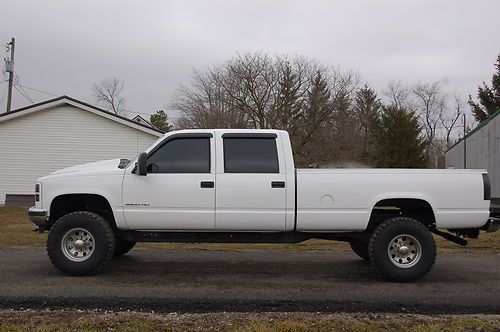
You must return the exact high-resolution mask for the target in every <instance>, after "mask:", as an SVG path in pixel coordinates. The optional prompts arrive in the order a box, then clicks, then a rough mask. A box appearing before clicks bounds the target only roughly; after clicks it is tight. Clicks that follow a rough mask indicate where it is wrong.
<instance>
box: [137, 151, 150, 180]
mask: <svg viewBox="0 0 500 332" xmlns="http://www.w3.org/2000/svg"><path fill="white" fill-rule="evenodd" d="M147 174H148V154H147V153H146V152H142V153H141V154H139V158H137V175H147Z"/></svg>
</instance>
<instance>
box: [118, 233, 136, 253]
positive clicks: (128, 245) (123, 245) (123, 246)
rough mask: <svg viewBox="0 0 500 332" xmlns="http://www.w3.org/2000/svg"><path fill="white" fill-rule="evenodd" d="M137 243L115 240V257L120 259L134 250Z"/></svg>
mask: <svg viewBox="0 0 500 332" xmlns="http://www.w3.org/2000/svg"><path fill="white" fill-rule="evenodd" d="M136 243H137V242H135V241H128V240H123V239H120V238H118V237H117V238H115V252H114V253H113V256H115V257H119V256H123V255H125V254H126V253H128V252H129V251H130V250H132V248H133V247H134V246H135V244H136Z"/></svg>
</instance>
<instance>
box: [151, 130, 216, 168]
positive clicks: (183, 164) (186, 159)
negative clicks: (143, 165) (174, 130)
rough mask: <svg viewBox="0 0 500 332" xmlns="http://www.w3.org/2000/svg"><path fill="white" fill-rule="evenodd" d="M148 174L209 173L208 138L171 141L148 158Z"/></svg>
mask: <svg viewBox="0 0 500 332" xmlns="http://www.w3.org/2000/svg"><path fill="white" fill-rule="evenodd" d="M148 172H150V173H210V138H178V139H173V140H171V141H169V142H167V143H165V144H164V145H163V146H161V147H160V148H159V149H158V150H156V151H155V152H153V154H152V155H151V156H150V157H149V158H148Z"/></svg>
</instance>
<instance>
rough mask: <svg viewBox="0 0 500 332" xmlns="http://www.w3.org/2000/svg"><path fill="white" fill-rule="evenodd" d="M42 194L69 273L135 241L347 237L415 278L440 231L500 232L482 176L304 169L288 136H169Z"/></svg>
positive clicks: (43, 188)
mask: <svg viewBox="0 0 500 332" xmlns="http://www.w3.org/2000/svg"><path fill="white" fill-rule="evenodd" d="M35 192H36V205H35V206H34V207H32V208H30V209H29V211H28V215H29V217H30V219H31V220H32V222H34V223H35V224H36V225H37V226H38V230H39V231H44V230H50V233H49V237H48V243H47V250H48V255H49V258H50V260H51V261H52V263H53V264H54V265H55V266H56V267H57V268H59V269H60V270H62V271H64V272H65V273H67V274H70V275H89V274H94V273H96V272H97V271H98V270H99V269H101V268H102V267H103V266H105V265H106V263H108V261H109V260H110V259H111V258H112V256H117V255H123V254H125V253H127V252H128V251H129V250H130V249H131V248H132V247H133V246H134V245H135V243H136V242H138V241H155V242H197V243H199V242H240V243H242V242H244V243H256V242H259V243H264V242H265V243H298V242H301V241H305V240H308V239H312V238H317V239H328V240H338V241H347V242H349V243H350V244H351V247H352V249H353V251H354V252H355V253H356V254H357V255H359V256H360V257H361V258H363V259H365V260H369V261H371V262H372V263H373V265H374V266H375V267H377V268H378V269H379V270H380V272H381V273H382V274H383V276H385V277H386V278H387V279H389V280H393V281H413V280H416V279H419V278H421V277H423V276H424V275H425V274H427V272H428V271H429V270H430V269H431V267H432V266H433V264H434V261H435V257H436V245H435V242H434V238H433V236H432V233H434V234H437V235H440V236H443V237H445V238H446V239H448V240H451V241H454V242H456V243H458V244H461V245H465V244H467V241H466V240H464V239H463V238H464V237H469V238H476V237H477V236H478V234H479V230H485V231H495V230H497V229H498V228H499V223H498V219H495V218H491V217H490V212H489V208H490V184H489V178H488V175H487V174H486V171H484V170H427V169H295V167H294V162H293V157H292V147H291V145H290V139H289V136H288V133H287V132H285V131H280V130H236V129H213V130H208V129H207V130H205V129H203V130H182V131H175V132H170V133H168V134H166V135H164V136H163V137H162V138H160V139H159V140H158V141H157V142H156V143H154V144H153V145H152V146H151V147H150V148H149V149H148V150H147V151H146V152H144V153H141V154H139V156H138V158H137V159H136V160H134V161H129V160H126V159H121V160H109V161H102V162H95V163H90V164H85V165H80V166H75V167H70V168H66V169H62V170H59V171H56V172H54V173H52V174H50V175H48V176H45V177H42V178H40V179H39V180H38V181H37V183H36V186H35ZM442 229H444V230H442Z"/></svg>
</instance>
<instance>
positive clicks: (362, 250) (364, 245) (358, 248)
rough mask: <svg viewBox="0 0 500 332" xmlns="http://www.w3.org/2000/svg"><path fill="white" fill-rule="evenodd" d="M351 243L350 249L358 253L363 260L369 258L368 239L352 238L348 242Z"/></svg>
mask: <svg viewBox="0 0 500 332" xmlns="http://www.w3.org/2000/svg"><path fill="white" fill-rule="evenodd" d="M349 244H350V245H351V249H352V251H354V253H355V254H356V255H358V256H359V257H360V258H362V259H364V260H365V261H369V260H370V254H369V253H368V241H367V240H359V239H357V240H352V241H350V242H349Z"/></svg>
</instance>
